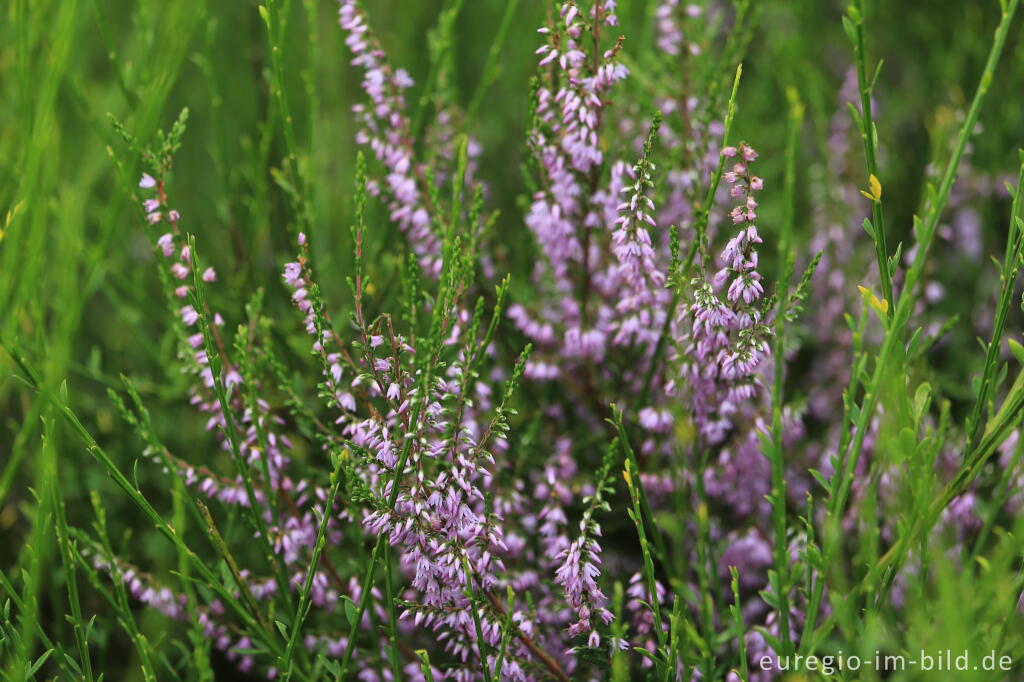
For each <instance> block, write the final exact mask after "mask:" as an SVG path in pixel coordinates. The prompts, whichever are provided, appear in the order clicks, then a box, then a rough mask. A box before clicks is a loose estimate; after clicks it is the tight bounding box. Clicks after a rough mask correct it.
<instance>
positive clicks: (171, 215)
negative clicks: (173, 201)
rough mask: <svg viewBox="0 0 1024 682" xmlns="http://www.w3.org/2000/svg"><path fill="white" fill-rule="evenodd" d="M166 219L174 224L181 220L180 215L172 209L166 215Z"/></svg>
mask: <svg viewBox="0 0 1024 682" xmlns="http://www.w3.org/2000/svg"><path fill="white" fill-rule="evenodd" d="M167 219H168V220H170V221H171V222H172V223H176V222H178V221H179V220H181V214H180V213H178V212H177V211H175V210H174V209H171V211H169V212H168V213H167Z"/></svg>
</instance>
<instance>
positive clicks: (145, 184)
mask: <svg viewBox="0 0 1024 682" xmlns="http://www.w3.org/2000/svg"><path fill="white" fill-rule="evenodd" d="M139 187H141V188H142V189H151V188H153V187H156V180H154V179H153V176H152V175H150V174H149V173H143V174H142V179H141V180H139Z"/></svg>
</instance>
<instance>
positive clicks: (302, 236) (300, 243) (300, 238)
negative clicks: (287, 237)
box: [299, 232, 306, 246]
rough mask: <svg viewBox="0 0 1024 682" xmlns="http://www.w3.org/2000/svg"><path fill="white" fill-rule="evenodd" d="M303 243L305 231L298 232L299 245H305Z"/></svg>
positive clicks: (304, 241)
mask: <svg viewBox="0 0 1024 682" xmlns="http://www.w3.org/2000/svg"><path fill="white" fill-rule="evenodd" d="M305 245H306V233H305V232H299V246H305Z"/></svg>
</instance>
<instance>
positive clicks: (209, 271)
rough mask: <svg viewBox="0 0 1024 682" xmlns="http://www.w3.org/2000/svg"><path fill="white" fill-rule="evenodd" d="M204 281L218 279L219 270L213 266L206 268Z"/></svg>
mask: <svg viewBox="0 0 1024 682" xmlns="http://www.w3.org/2000/svg"><path fill="white" fill-rule="evenodd" d="M203 281H204V282H216V281H217V271H216V270H214V269H213V268H206V269H205V270H203Z"/></svg>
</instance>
